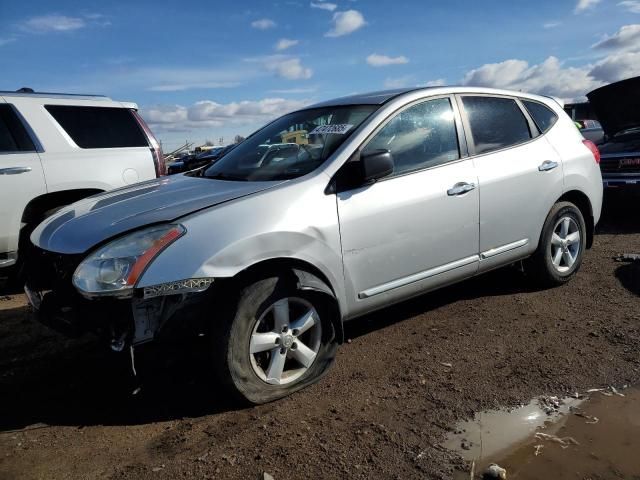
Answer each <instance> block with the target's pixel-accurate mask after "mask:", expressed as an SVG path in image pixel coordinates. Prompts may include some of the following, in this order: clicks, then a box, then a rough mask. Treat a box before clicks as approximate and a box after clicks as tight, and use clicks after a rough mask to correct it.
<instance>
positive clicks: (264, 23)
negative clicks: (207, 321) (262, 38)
mask: <svg viewBox="0 0 640 480" xmlns="http://www.w3.org/2000/svg"><path fill="white" fill-rule="evenodd" d="M251 26H252V27H253V28H257V29H258V30H268V29H270V28H274V27H275V26H276V22H274V21H273V20H270V19H268V18H261V19H260V20H255V21H253V22H251Z"/></svg>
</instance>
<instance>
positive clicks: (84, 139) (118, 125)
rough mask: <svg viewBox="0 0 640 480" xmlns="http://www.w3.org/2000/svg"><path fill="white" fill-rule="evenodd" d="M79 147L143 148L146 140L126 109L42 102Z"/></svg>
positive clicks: (145, 145)
mask: <svg viewBox="0 0 640 480" xmlns="http://www.w3.org/2000/svg"><path fill="white" fill-rule="evenodd" d="M45 108H46V109H47V111H48V112H49V113H50V114H51V115H52V116H53V118H55V119H56V121H57V122H58V123H59V124H60V126H61V127H62V128H63V129H64V130H65V131H66V132H67V134H68V135H69V136H70V137H71V139H72V140H73V141H74V142H75V143H76V145H78V146H79V147H80V148H121V147H147V146H149V144H148V143H147V139H146V137H145V136H144V133H143V132H142V130H141V129H140V126H139V125H138V122H137V121H136V119H135V118H134V117H133V114H132V113H131V111H130V110H129V109H127V108H113V107H75V106H68V105H46V106H45Z"/></svg>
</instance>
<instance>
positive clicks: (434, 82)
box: [424, 78, 447, 87]
mask: <svg viewBox="0 0 640 480" xmlns="http://www.w3.org/2000/svg"><path fill="white" fill-rule="evenodd" d="M446 84H447V81H446V80H445V79H444V78H438V79H436V80H429V81H428V82H427V83H425V84H424V86H425V87H442V86H444V85H446Z"/></svg>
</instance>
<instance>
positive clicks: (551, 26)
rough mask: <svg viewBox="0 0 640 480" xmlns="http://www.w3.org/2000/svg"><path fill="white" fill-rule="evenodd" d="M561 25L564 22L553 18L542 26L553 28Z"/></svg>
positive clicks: (547, 28)
mask: <svg viewBox="0 0 640 480" xmlns="http://www.w3.org/2000/svg"><path fill="white" fill-rule="evenodd" d="M560 25H562V22H559V21H555V20H553V21H549V22H546V23H543V24H542V28H544V29H546V30H549V29H551V28H556V27H559V26H560Z"/></svg>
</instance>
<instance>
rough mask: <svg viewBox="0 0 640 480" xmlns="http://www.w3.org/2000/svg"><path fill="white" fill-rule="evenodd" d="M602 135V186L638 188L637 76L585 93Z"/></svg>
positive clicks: (639, 98)
mask: <svg viewBox="0 0 640 480" xmlns="http://www.w3.org/2000/svg"><path fill="white" fill-rule="evenodd" d="M587 98H588V99H589V102H591V105H592V107H593V109H594V111H595V113H596V115H597V116H598V119H599V120H600V123H601V124H602V129H603V130H604V133H605V138H604V140H603V142H601V143H600V145H598V148H599V150H600V158H601V160H600V170H601V171H602V181H603V183H604V186H605V187H623V186H640V77H634V78H629V79H627V80H622V81H620V82H616V83H612V84H610V85H606V86H604V87H600V88H598V89H596V90H594V91H592V92H590V93H588V94H587Z"/></svg>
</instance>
